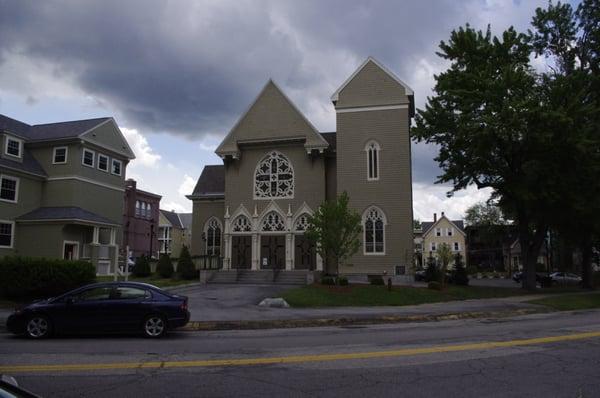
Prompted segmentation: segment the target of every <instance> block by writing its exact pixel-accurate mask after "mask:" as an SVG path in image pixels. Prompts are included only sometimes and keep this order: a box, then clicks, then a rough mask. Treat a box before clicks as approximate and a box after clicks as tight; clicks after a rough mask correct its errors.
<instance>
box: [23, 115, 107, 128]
mask: <svg viewBox="0 0 600 398" xmlns="http://www.w3.org/2000/svg"><path fill="white" fill-rule="evenodd" d="M110 118H111V117H110V116H104V117H93V118H89V119H75V120H66V121H63V122H52V123H40V124H32V125H31V127H38V126H50V125H52V124H67V123H77V122H91V121H92V120H108V119H110Z"/></svg>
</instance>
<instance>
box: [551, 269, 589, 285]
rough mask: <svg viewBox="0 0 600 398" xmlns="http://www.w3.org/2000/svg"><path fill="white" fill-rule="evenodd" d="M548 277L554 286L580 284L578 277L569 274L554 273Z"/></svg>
mask: <svg viewBox="0 0 600 398" xmlns="http://www.w3.org/2000/svg"><path fill="white" fill-rule="evenodd" d="M550 277H551V278H552V283H553V284H555V285H580V284H581V282H582V280H581V277H580V276H579V275H575V274H572V273H570V272H554V273H552V274H550Z"/></svg>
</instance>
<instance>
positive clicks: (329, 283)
mask: <svg viewBox="0 0 600 398" xmlns="http://www.w3.org/2000/svg"><path fill="white" fill-rule="evenodd" d="M321 284H322V285H327V286H334V285H335V279H334V278H332V277H331V276H324V277H323V278H321Z"/></svg>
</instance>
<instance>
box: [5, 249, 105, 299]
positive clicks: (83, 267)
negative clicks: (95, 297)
mask: <svg viewBox="0 0 600 398" xmlns="http://www.w3.org/2000/svg"><path fill="white" fill-rule="evenodd" d="M95 279H96V270H95V268H94V266H93V265H92V264H91V263H89V262H87V261H82V260H75V261H72V260H58V259H45V258H30V257H19V256H6V257H4V258H0V296H2V297H6V298H20V299H29V298H40V297H51V296H57V295H60V294H62V293H65V292H67V291H69V290H72V289H75V288H77V287H79V286H82V285H86V284H88V283H93V282H94V281H95Z"/></svg>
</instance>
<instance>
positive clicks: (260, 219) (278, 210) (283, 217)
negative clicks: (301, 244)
mask: <svg viewBox="0 0 600 398" xmlns="http://www.w3.org/2000/svg"><path fill="white" fill-rule="evenodd" d="M272 212H274V213H277V214H278V215H279V217H281V220H282V221H283V223H284V227H285V229H284V230H283V231H263V230H262V223H263V221H264V219H265V217H266V216H268V215H269V214H270V213H272ZM256 232H258V233H259V234H261V235H278V234H286V233H289V232H290V228H289V225H287V217H286V215H285V212H284V211H283V209H282V208H281V207H279V205H278V204H277V203H275V201H274V200H271V203H269V204H268V205H267V207H265V208H264V209H263V211H262V212H261V214H260V216H259V217H258V224H257V225H256Z"/></svg>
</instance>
